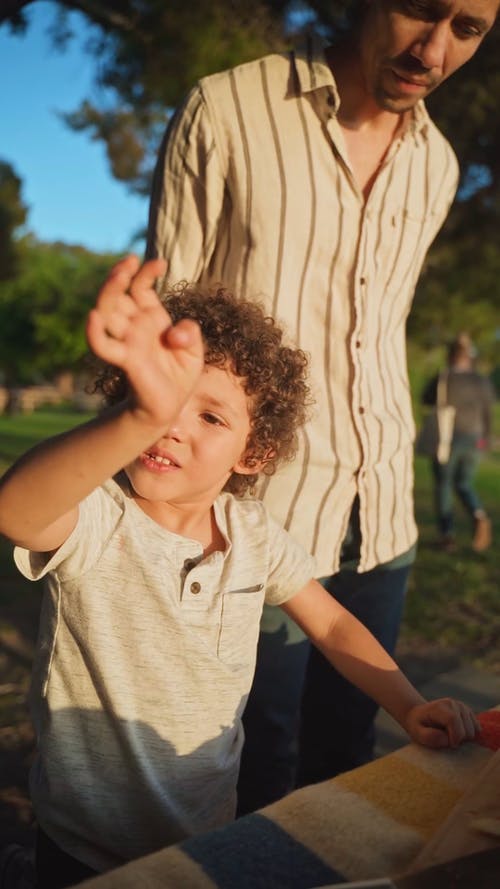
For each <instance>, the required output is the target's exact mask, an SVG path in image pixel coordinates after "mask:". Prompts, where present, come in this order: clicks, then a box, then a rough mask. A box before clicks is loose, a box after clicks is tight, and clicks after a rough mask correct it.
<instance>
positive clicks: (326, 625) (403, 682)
mask: <svg viewBox="0 0 500 889" xmlns="http://www.w3.org/2000/svg"><path fill="white" fill-rule="evenodd" d="M281 607H282V608H283V610H284V611H286V613H287V614H289V615H290V617H292V618H293V620H295V621H296V623H298V624H299V626H300V627H301V628H302V629H303V630H304V632H305V633H307V635H308V636H309V638H310V639H311V641H312V642H313V643H314V644H315V645H316V646H317V648H319V650H320V651H321V652H322V654H323V655H324V656H325V657H326V658H327V659H328V660H329V661H330V663H331V664H332V665H333V666H334V667H335V668H336V669H337V670H338V671H339V673H341V674H342V675H343V676H345V678H346V679H348V680H349V681H350V682H352V683H353V685H356V686H357V687H358V688H360V689H361V690H362V691H363V692H365V694H367V695H369V696H370V697H371V698H373V699H374V700H375V701H376V702H377V703H378V704H380V706H381V707H383V708H384V709H385V710H387V712H388V713H390V714H391V716H393V717H394V719H396V720H397V722H399V724H400V725H401V726H402V727H403V728H404V729H405V731H407V732H408V734H409V735H410V737H411V738H412V739H413V740H414V741H418V742H419V743H420V744H424V745H426V746H428V747H448V746H451V747H455V746H457V745H458V744H460V743H461V742H462V741H465V740H471V739H472V738H473V737H474V736H475V734H476V731H477V730H478V725H477V723H476V721H475V718H474V715H473V713H472V711H471V710H470V709H469V708H468V707H466V706H465V704H462V703H461V702H460V701H454V700H452V699H448V698H446V699H442V700H439V701H431V702H427V701H425V699H424V698H423V697H422V696H421V695H420V694H419V692H418V691H417V690H416V689H415V688H414V687H413V685H412V684H411V682H409V680H408V679H407V678H406V677H405V676H404V674H403V673H402V672H401V670H400V669H399V667H398V666H397V664H396V663H395V662H394V660H393V659H392V658H391V657H390V655H388V654H387V652H386V651H385V650H384V649H383V648H382V646H381V645H380V644H379V643H378V642H377V640H376V639H375V638H374V636H372V634H371V633H370V632H369V630H367V629H366V627H364V626H363V624H361V623H360V622H359V621H358V620H357V619H356V618H355V617H354V616H353V615H352V614H350V612H349V611H347V610H346V609H345V608H343V607H342V606H341V605H340V604H339V603H338V602H337V601H336V600H335V599H334V598H333V597H332V596H330V594H329V593H327V592H326V590H325V589H323V587H322V586H321V584H320V583H318V582H317V581H316V580H311V581H310V582H309V583H308V584H307V585H306V586H305V587H304V588H303V589H302V590H301V591H300V592H299V593H297V595H295V596H293V598H292V599H289V600H288V602H286V603H285V604H284V605H282V606H281Z"/></svg>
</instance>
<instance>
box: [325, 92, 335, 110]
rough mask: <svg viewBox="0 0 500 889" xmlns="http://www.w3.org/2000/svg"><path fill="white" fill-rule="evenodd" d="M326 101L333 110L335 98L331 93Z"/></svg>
mask: <svg viewBox="0 0 500 889" xmlns="http://www.w3.org/2000/svg"><path fill="white" fill-rule="evenodd" d="M326 101H327V104H328V105H329V106H330V108H333V106H334V105H335V96H332V95H331V93H330V95H329V96H328V98H327V100H326Z"/></svg>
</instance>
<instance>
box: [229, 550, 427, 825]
mask: <svg viewBox="0 0 500 889" xmlns="http://www.w3.org/2000/svg"><path fill="white" fill-rule="evenodd" d="M410 568H411V565H410V564H405V565H404V566H403V567H391V563H389V565H387V566H379V567H377V568H375V569H374V570H372V571H368V572H365V573H363V574H359V573H357V572H356V571H353V570H342V571H340V572H339V573H337V574H335V575H333V576H332V577H330V578H325V579H324V580H323V581H322V583H323V585H324V586H325V588H326V589H327V590H328V591H329V592H331V593H333V594H334V595H335V598H336V599H338V600H339V601H340V602H341V603H342V604H343V605H344V606H345V607H346V608H348V609H349V611H351V612H352V613H353V614H355V615H356V616H357V617H358V618H359V619H360V620H361V621H362V622H363V623H364V624H365V626H367V627H368V628H369V629H370V630H371V632H372V633H373V634H374V635H375V636H376V637H377V638H378V639H379V641H380V642H381V644H382V645H383V646H384V647H385V648H386V649H387V650H388V651H389V652H390V653H393V651H394V648H395V645H396V640H397V636H398V631H399V626H400V622H401V616H402V612H403V606H404V597H405V592H406V585H407V580H408V575H409V572H410ZM301 702H302V710H301ZM376 712H377V705H376V704H375V703H374V702H373V701H372V700H371V699H370V698H368V697H367V696H366V695H364V694H363V693H362V692H360V691H359V690H358V689H357V688H355V687H354V686H353V685H351V683H349V682H347V680H346V679H344V678H343V677H342V676H340V675H339V674H338V673H337V671H336V670H335V669H334V668H333V667H332V666H331V665H330V664H329V663H328V662H327V661H326V659H325V658H324V657H323V656H322V655H321V654H320V653H319V651H317V649H315V648H314V647H313V646H312V645H310V643H309V641H308V640H307V638H306V637H305V636H304V634H303V633H302V632H301V630H299V628H298V627H297V626H296V624H294V622H293V621H292V620H291V618H289V617H288V616H287V615H286V614H285V613H284V612H283V611H282V610H281V609H280V608H270V607H266V608H265V609H264V615H263V619H262V623H261V635H260V640H259V647H258V654H257V668H256V673H255V679H254V683H253V686H252V690H251V693H250V697H249V700H248V704H247V707H246V710H245V713H244V715H243V724H244V727H245V744H244V747H243V754H242V761H241V768H240V778H239V783H238V814H240V815H242V814H245V813H247V812H251V811H254V810H255V809H257V808H261V807H262V806H264V805H268V804H269V803H271V802H274V801H275V800H277V799H280V798H281V797H282V796H284V795H285V794H286V793H289V792H290V791H291V790H293V789H294V787H296V786H302V785H304V784H309V783H315V782H317V781H321V780H324V779H326V778H331V777H333V776H334V775H336V774H339V773H340V772H343V771H346V770H348V769H351V768H355V767H356V766H358V765H361V764H362V763H364V762H367V761H369V760H370V759H371V758H372V757H373V745H374V728H373V720H374V717H375V714H376ZM299 725H300V730H299ZM299 739H300V750H299Z"/></svg>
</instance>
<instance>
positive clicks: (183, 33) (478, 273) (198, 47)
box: [0, 0, 500, 351]
mask: <svg viewBox="0 0 500 889" xmlns="http://www.w3.org/2000/svg"><path fill="white" fill-rule="evenodd" d="M30 2H36V0H4V3H3V6H2V12H1V13H0V22H1V21H2V20H3V21H6V22H8V23H9V24H10V26H11V27H13V28H15V29H17V30H18V31H19V30H20V29H22V28H23V27H26V26H27V22H28V19H27V17H26V16H25V14H24V13H25V9H26V7H27V6H28V5H29V3H30ZM358 2H359V0H310V2H308V3H307V4H306V3H301V2H300V0H297V2H290V0H197V2H196V3H195V4H193V3H186V2H185V0H168V2H165V0H111V2H99V0H54V10H55V11H57V16H56V18H55V23H54V27H53V36H54V40H55V42H56V43H58V44H59V45H62V46H63V45H64V44H65V42H66V41H67V40H69V39H71V34H72V28H73V27H74V26H75V25H74V22H75V17H74V16H70V15H69V13H70V12H75V11H78V12H80V13H82V14H83V15H85V17H86V19H87V20H88V22H90V23H91V24H92V26H93V32H92V33H93V36H92V37H91V39H90V40H89V42H88V46H87V48H88V52H89V54H90V56H91V57H93V58H94V59H95V61H96V67H95V71H96V84H97V86H98V87H99V86H100V87H102V88H103V89H102V91H101V93H99V91H95V90H94V93H95V95H97V96H98V97H99V98H98V99H93V100H92V101H91V100H90V99H87V100H86V101H84V102H83V103H82V105H81V106H80V107H79V108H77V109H75V111H74V112H73V113H71V114H69V115H67V120H68V123H69V124H70V125H71V126H72V127H74V128H76V129H79V130H81V131H85V132H87V133H88V134H90V135H91V137H92V138H94V139H98V140H102V141H103V142H104V144H105V145H106V148H107V152H108V158H109V162H110V165H111V169H112V172H113V175H114V176H115V177H117V178H118V179H120V180H122V181H124V182H126V183H127V184H128V186H129V187H130V188H132V189H134V190H136V191H139V192H141V193H143V194H147V193H148V192H149V187H150V180H151V173H152V167H153V164H154V159H155V157H156V152H157V148H158V144H159V140H160V138H161V135H162V134H163V131H164V128H165V125H166V121H167V118H168V115H169V113H171V111H172V109H173V108H175V107H176V106H177V105H178V103H179V102H180V101H181V98H182V97H183V96H184V95H185V93H186V91H187V90H188V89H189V88H190V86H192V84H193V83H195V81H196V80H197V79H198V78H199V77H200V76H203V75H206V74H209V73H212V72H213V71H215V70H222V69H224V68H227V67H230V66H232V65H234V64H237V63H239V62H242V61H245V60H247V59H250V58H255V57H257V56H258V55H260V54H262V53H266V52H269V51H272V50H279V49H282V48H284V47H285V46H287V45H289V44H290V43H291V42H292V40H293V39H294V38H295V36H296V35H295V33H294V31H297V30H300V28H301V27H303V24H304V22H305V21H306V20H307V23H308V27H315V28H316V29H317V30H319V31H320V32H321V33H322V35H324V36H325V37H326V38H330V37H331V36H332V35H333V34H334V33H335V32H336V30H338V28H339V27H341V25H342V22H343V20H345V17H346V15H349V13H350V12H352V7H353V4H355V3H358ZM499 55H500V28H498V27H495V28H494V29H493V30H492V32H491V33H490V34H489V35H488V36H487V38H486V40H485V42H484V44H483V46H482V47H481V48H480V49H479V51H478V53H477V54H476V56H475V57H474V58H473V60H472V61H471V62H469V63H468V64H467V65H465V66H464V67H463V68H462V69H461V70H460V71H458V72H457V73H456V74H454V75H453V77H452V78H451V79H450V80H449V81H448V82H446V83H444V84H443V85H442V86H441V87H440V88H439V89H438V90H437V92H436V93H435V94H434V95H432V96H430V98H429V100H428V107H429V110H430V112H431V114H432V116H433V118H434V119H435V121H436V123H437V124H438V126H439V127H440V128H441V129H442V130H443V132H444V133H445V135H446V136H447V137H448V138H449V140H450V141H451V143H452V145H453V147H454V149H455V151H456V153H457V155H458V158H459V162H460V166H461V184H460V191H459V197H458V200H457V201H456V202H455V204H454V206H453V209H452V212H451V214H450V217H449V219H448V221H447V224H446V226H445V228H444V229H443V231H442V233H441V234H440V235H439V237H438V239H437V241H436V243H435V245H434V246H433V247H432V248H431V251H430V254H429V257H428V262H427V264H426V267H425V270H424V274H423V276H422V278H421V280H420V282H419V286H418V290H417V298H416V301H415V307H414V310H413V312H412V316H411V319H410V328H409V329H410V333H411V335H412V336H415V337H417V338H420V340H421V342H422V343H423V344H426V343H429V344H432V343H433V342H434V341H435V340H436V339H439V338H446V337H447V336H448V334H449V332H450V329H453V328H454V327H455V328H462V327H463V326H465V323H466V324H467V326H469V327H474V328H478V327H480V328H481V329H482V330H483V334H484V337H485V338H486V339H487V340H488V344H489V345H488V348H489V349H490V351H492V350H493V349H494V344H495V333H494V331H495V324H494V323H493V315H494V313H495V311H497V310H498V301H499V296H498V291H499V288H498V284H497V283H496V282H497V281H498V274H497V273H498V261H497V259H496V256H497V252H496V251H497V239H498V231H499V228H500V226H499V222H500V219H499V217H500V126H499V115H498V96H499V95H500V68H499V66H498V57H499ZM110 97H111V98H110ZM472 307H473V310H474V312H473V311H472ZM474 313H475V314H474ZM472 315H474V317H472ZM497 317H498V315H497Z"/></svg>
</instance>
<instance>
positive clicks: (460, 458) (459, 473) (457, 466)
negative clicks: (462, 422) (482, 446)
mask: <svg viewBox="0 0 500 889" xmlns="http://www.w3.org/2000/svg"><path fill="white" fill-rule="evenodd" d="M480 455H481V452H480V451H479V450H478V448H477V446H476V440H475V438H471V436H468V435H467V436H466V435H463V436H458V435H456V436H455V437H454V438H453V443H452V446H451V451H450V458H449V460H448V462H447V463H438V462H437V460H433V461H432V471H433V475H434V499H435V506H436V518H437V524H438V529H439V531H440V533H441V534H451V533H452V531H453V497H454V494H456V495H457V497H458V498H459V500H460V501H461V502H462V504H463V506H464V507H465V510H466V512H467V513H468V514H469V515H470V516H471V517H472V516H473V515H474V513H475V512H476V510H478V509H482V504H481V501H480V500H479V497H478V496H477V494H476V491H475V489H474V478H475V475H476V471H477V467H478V464H479V460H480Z"/></svg>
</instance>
